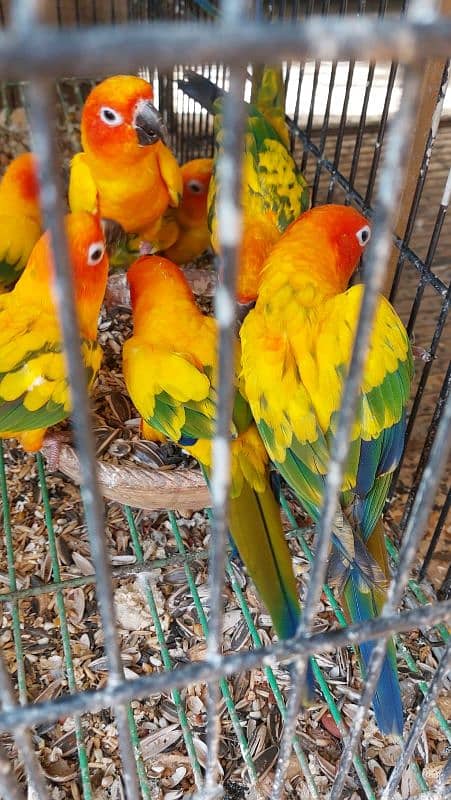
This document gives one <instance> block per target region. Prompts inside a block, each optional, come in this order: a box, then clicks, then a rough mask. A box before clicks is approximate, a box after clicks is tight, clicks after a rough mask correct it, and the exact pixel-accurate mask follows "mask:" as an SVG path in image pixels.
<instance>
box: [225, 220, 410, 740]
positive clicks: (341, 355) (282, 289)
mask: <svg viewBox="0 0 451 800" xmlns="http://www.w3.org/2000/svg"><path fill="white" fill-rule="evenodd" d="M369 238H370V227H369V225H368V223H367V221H366V219H365V218H364V217H363V216H362V215H361V214H359V213H358V212H357V211H355V210H354V209H352V208H350V207H345V206H334V205H327V206H321V207H317V208H314V209H312V210H311V211H309V212H307V213H306V214H303V215H302V216H301V217H300V219H299V220H297V221H296V222H295V223H293V224H292V225H291V226H290V228H289V229H288V230H287V231H286V233H285V234H284V235H283V236H282V238H281V239H280V241H279V242H278V243H277V244H276V245H275V247H274V249H273V250H272V252H271V254H270V256H269V258H268V259H267V260H266V263H265V266H264V268H263V273H262V281H261V285H260V293H259V296H258V299H257V302H256V305H255V308H254V309H253V310H252V311H251V312H250V313H249V315H248V316H247V318H246V319H245V321H244V323H243V325H242V327H241V332H240V335H241V344H242V366H243V369H242V377H243V378H244V382H245V391H246V395H247V397H248V400H249V404H250V406H251V410H252V414H253V417H254V419H255V421H256V423H257V426H258V429H259V431H260V435H261V437H262V439H263V441H264V443H265V446H266V448H267V451H268V453H269V456H270V458H271V459H272V461H273V463H274V465H275V466H276V468H277V469H278V470H279V472H280V474H281V475H282V476H283V477H284V478H285V480H286V481H287V483H288V484H289V485H290V486H291V488H292V489H293V491H294V492H295V493H296V495H297V497H298V498H299V500H300V502H301V503H302V505H303V506H304V508H305V510H306V511H307V512H308V514H309V515H310V516H311V517H312V518H313V519H314V520H315V521H318V518H319V514H320V509H321V504H322V501H323V491H324V482H325V478H326V474H327V470H328V464H329V457H330V448H331V443H332V438H333V434H334V432H335V429H336V424H337V417H338V413H339V407H340V399H341V395H342V391H343V384H344V381H345V377H346V374H347V371H348V368H349V362H350V358H351V350H352V344H353V338H354V334H355V330H356V327H357V321H358V315H359V309H360V304H361V300H362V295H363V286H362V285H355V286H352V287H351V288H350V289H347V286H348V282H349V279H350V278H351V276H352V274H353V272H354V271H355V269H356V267H357V265H358V262H359V259H360V256H361V254H362V252H363V249H364V247H365V245H366V243H367V241H368V240H369ZM412 375H413V366H412V354H411V349H410V343H409V339H408V336H407V332H406V330H405V328H404V326H403V324H402V322H401V320H400V319H399V317H398V316H397V314H396V312H395V311H394V309H393V308H392V306H391V305H390V303H389V302H388V301H387V300H386V299H385V298H384V297H382V296H381V297H380V299H379V303H378V308H377V313H376V318H375V323H374V328H373V332H372V336H371V344H370V348H369V352H368V355H367V358H366V363H365V368H364V373H363V377H362V381H361V385H360V394H359V398H358V409H357V413H356V418H355V422H354V426H353V429H352V436H351V442H350V451H349V455H348V459H347V463H346V469H345V477H344V481H343V485H342V489H341V494H340V512H339V514H338V515H337V518H336V523H335V525H334V530H333V539H332V541H333V551H332V554H331V563H330V571H329V579H330V581H331V582H332V583H333V584H335V586H336V587H337V588H338V591H339V594H340V597H341V600H342V601H343V604H344V608H345V611H346V614H347V616H348V619H349V620H351V621H354V622H357V621H359V622H360V621H364V620H368V619H371V618H373V617H375V616H377V615H378V614H379V613H380V610H381V608H382V605H383V602H384V597H385V594H386V586H387V580H388V574H389V573H388V561H387V552H386V549H385V543H384V528H383V524H382V512H383V508H384V503H385V499H386V496H387V491H388V488H389V485H390V481H391V477H392V474H393V471H394V470H395V469H396V466H397V464H398V462H399V459H400V457H401V453H402V450H403V445H404V435H405V426H406V405H407V402H408V399H409V392H410V387H411V381H412ZM373 648H374V643H372V642H367V643H365V644H362V645H361V646H360V655H361V663H362V671H363V675H365V673H366V670H367V666H368V663H369V660H370V657H371V653H372V651H373ZM373 706H374V711H375V716H376V722H377V724H378V726H379V728H380V730H381V731H382V732H383V733H398V734H400V733H402V728H403V709H402V703H401V695H400V690H399V683H398V677H397V670H396V654H395V648H394V644H393V642H392V641H390V643H389V646H388V651H387V656H386V658H385V662H384V666H383V670H382V673H381V676H380V679H379V682H378V685H377V691H376V694H375V696H374V699H373Z"/></svg>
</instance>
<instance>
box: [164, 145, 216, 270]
mask: <svg viewBox="0 0 451 800" xmlns="http://www.w3.org/2000/svg"><path fill="white" fill-rule="evenodd" d="M212 169H213V159H212V158H195V159H193V160H192V161H187V162H186V164H183V166H182V167H181V173H182V180H183V197H182V201H181V203H180V205H179V206H178V208H174V209H171V210H170V211H168V212H166V215H167V216H168V217H171V218H172V219H173V220H174V221H175V223H176V224H177V227H178V232H177V239H176V241H175V242H174V244H173V245H172V247H169V248H168V249H167V250H165V251H164V255H165V256H166V258H169V259H170V260H171V261H175V263H176V264H186V263H187V262H188V261H193V259H195V258H197V257H198V256H200V255H201V254H202V253H203V252H204V250H208V248H209V247H210V231H209V229H208V212H207V198H208V187H209V185H210V178H211V173H212Z"/></svg>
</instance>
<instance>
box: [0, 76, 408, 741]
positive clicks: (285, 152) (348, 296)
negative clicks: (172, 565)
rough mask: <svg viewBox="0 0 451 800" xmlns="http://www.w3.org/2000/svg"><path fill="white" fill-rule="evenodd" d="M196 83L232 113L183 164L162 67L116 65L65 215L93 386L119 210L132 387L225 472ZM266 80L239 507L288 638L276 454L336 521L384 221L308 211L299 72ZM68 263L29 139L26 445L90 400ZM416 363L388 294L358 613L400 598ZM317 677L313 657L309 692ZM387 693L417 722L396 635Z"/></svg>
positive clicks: (359, 537)
mask: <svg viewBox="0 0 451 800" xmlns="http://www.w3.org/2000/svg"><path fill="white" fill-rule="evenodd" d="M182 88H183V89H184V90H185V91H186V92H187V93H188V94H190V96H191V97H195V98H196V99H197V100H198V101H199V102H201V103H202V104H203V105H205V106H206V107H208V108H209V110H211V111H213V113H214V114H215V146H216V153H215V158H214V159H197V160H195V161H193V162H189V163H188V164H185V165H184V166H183V167H181V168H180V167H179V165H178V163H177V161H176V159H175V157H174V156H173V154H172V152H171V150H170V149H169V147H168V145H167V132H166V129H165V126H164V124H163V122H162V118H161V116H160V114H159V112H158V111H157V109H156V108H155V106H154V104H153V93H152V87H151V85H150V84H149V83H148V82H146V81H145V80H143V79H141V78H137V77H134V76H124V75H121V76H114V77H111V78H108V79H106V80H104V81H103V82H101V83H99V84H98V85H97V86H95V87H94V89H93V90H92V91H91V93H90V95H89V96H88V98H87V100H86V103H85V105H84V108H83V112H82V124H81V143H82V151H81V152H80V153H78V154H77V155H76V156H75V157H74V158H73V160H72V163H71V171H70V180H69V189H68V201H69V207H70V213H69V214H67V216H66V232H67V239H68V246H69V254H70V262H71V267H72V277H73V283H74V289H75V303H76V310H77V315H78V324H79V330H80V346H81V352H82V356H83V361H84V364H85V367H86V371H87V375H88V382H89V387H90V389H92V388H93V387H94V386H95V377H96V374H97V372H98V370H99V367H100V363H101V357H102V353H101V348H100V346H99V344H98V342H97V326H98V317H99V313H100V309H101V306H102V301H103V297H104V293H105V289H106V284H107V278H108V271H109V261H108V255H107V252H106V245H105V238H104V228H103V227H102V226H103V225H104V224H105V223H104V221H105V220H113V221H114V222H115V223H116V224H117V225H118V227H119V229H120V231H121V236H120V237H119V238H118V241H117V243H116V246H115V248H113V252H112V254H111V259H110V260H111V262H112V263H114V264H117V265H122V266H124V268H127V278H128V283H129V286H130V294H131V303H132V314H133V326H134V331H133V335H132V337H131V338H130V339H129V340H128V341H126V343H125V345H124V348H123V361H122V363H123V374H124V378H125V383H126V386H127V389H128V392H129V394H130V397H131V399H132V400H133V403H134V404H135V406H136V408H137V410H138V412H139V414H140V415H141V417H142V419H143V431H144V433H145V435H147V436H148V437H149V438H152V436H155V437H159V438H160V439H161V437H163V438H166V439H168V440H171V441H172V442H175V443H177V444H179V445H180V446H181V447H183V448H184V449H185V450H188V451H189V452H190V453H192V455H193V456H194V457H195V458H196V459H197V460H198V461H199V463H200V464H201V465H202V466H203V468H204V471H205V474H206V476H207V479H208V477H209V474H210V469H211V457H212V456H211V441H212V437H213V433H214V425H215V414H216V381H217V366H218V364H217V349H216V345H217V327H216V321H215V320H214V319H213V318H212V317H210V316H207V315H206V314H204V313H202V312H201V310H200V309H199V308H198V306H197V304H196V301H195V298H194V296H193V293H192V291H191V288H190V286H189V284H188V282H187V280H186V278H185V276H184V274H183V273H182V271H181V270H180V268H179V266H178V265H177V264H180V263H184V262H186V261H189V260H192V259H193V258H195V257H196V256H198V255H200V254H201V253H202V251H204V250H205V249H206V248H207V247H208V246H211V247H212V248H213V250H214V251H215V252H216V253H218V254H219V255H220V247H221V244H220V240H219V235H218V230H217V216H216V193H217V189H218V181H219V180H220V174H219V173H217V172H216V161H217V156H218V154H219V153H220V152H221V147H222V131H221V107H222V98H221V95H220V93H219V92H218V90H217V87H215V86H214V85H213V84H211V83H210V82H209V81H207V80H206V79H205V78H203V77H202V76H199V75H195V74H191V73H190V74H188V76H187V79H186V80H185V81H184V82H183V84H182ZM254 88H255V92H253V97H252V102H251V103H250V104H247V106H246V125H245V137H244V160H243V183H242V194H241V205H242V209H243V238H242V243H241V247H240V251H239V270H238V279H237V290H236V296H237V302H238V303H239V304H240V306H241V318H242V319H243V322H242V325H241V327H240V330H239V332H238V333H237V336H236V343H235V344H236V347H235V372H234V401H233V414H232V422H231V429H230V438H231V489H230V497H229V525H230V532H231V536H232V538H233V540H234V543H235V545H236V547H237V550H238V552H239V554H240V557H241V559H242V561H243V562H244V564H245V566H246V568H247V570H248V572H249V574H250V575H251V577H252V579H253V581H254V584H255V586H256V589H257V591H258V593H259V595H260V596H261V598H262V600H263V602H264V603H265V605H266V606H267V608H268V610H269V611H270V613H271V617H272V620H273V624H274V628H275V630H276V632H277V634H278V636H279V637H280V638H289V637H292V636H294V635H295V633H296V630H297V627H298V624H299V619H300V604H299V599H298V590H297V586H296V581H295V576H294V572H293V565H292V559H291V555H290V551H289V548H288V545H287V542H286V539H285V537H284V533H283V527H282V521H281V516H280V509H279V504H278V500H277V498H276V497H275V494H274V491H273V485H274V481H273V480H272V471H273V470H277V472H278V473H279V474H280V475H281V476H282V477H283V478H284V480H285V481H286V482H287V484H288V485H289V486H290V487H291V489H292V490H293V492H294V493H295V495H296V497H297V498H298V500H299V501H300V503H301V504H302V506H303V508H304V509H305V511H306V512H307V513H308V514H309V515H310V517H311V518H312V519H313V520H314V521H317V520H318V518H319V513H320V509H321V504H322V499H323V493H324V485H325V479H326V475H327V471H328V465H329V459H330V450H331V443H332V439H333V436H334V432H335V430H336V424H337V417H338V413H339V409H340V400H341V396H342V392H343V385H344V381H345V379H346V375H347V371H348V368H349V363H350V358H351V350H352V346H353V339H354V334H355V330H356V326H357V321H358V316H359V309H360V305H361V300H362V286H361V285H359V284H357V285H354V286H351V288H348V284H349V281H350V279H351V277H352V275H353V273H354V272H355V270H356V268H357V266H358V263H359V260H360V257H361V255H362V252H363V250H364V248H365V246H366V244H367V242H368V241H369V239H370V235H371V229H370V225H369V224H368V222H367V220H366V219H365V218H364V217H363V216H362V215H361V214H360V213H359V212H358V211H356V210H355V209H353V208H351V207H350V206H339V205H326V206H317V207H316V208H312V209H309V192H308V187H307V184H306V181H305V179H304V177H303V176H302V174H301V172H300V171H299V169H298V167H297V165H296V163H295V160H294V158H293V156H292V154H291V151H290V147H289V135H288V129H287V127H286V122H285V117H284V104H283V91H282V81H281V71H280V70H278V69H274V68H269V67H268V68H265V69H264V70H263V73H262V76H261V80H260V82H259V85H258V86H257V87H254ZM41 234H42V235H41ZM149 254H150V255H149ZM54 280H55V271H54V261H53V256H52V249H51V241H50V238H49V234H48V233H43V232H42V220H41V215H40V211H39V199H38V182H37V178H36V165H35V161H34V157H33V156H32V155H31V154H26V155H23V156H20V157H18V158H17V159H15V161H13V162H12V163H11V165H10V166H9V168H8V169H7V171H6V173H5V175H4V177H3V180H2V183H1V185H0V286H1V288H2V290H3V293H2V294H0V437H3V438H5V437H10V436H14V437H17V438H18V439H19V440H20V441H21V443H22V444H23V446H24V447H25V448H26V449H27V450H37V449H39V448H40V447H41V445H42V443H43V440H44V436H45V433H46V430H47V428H48V427H49V426H52V425H54V424H56V423H57V422H59V421H61V420H63V419H64V418H66V417H68V416H69V415H70V412H71V407H70V393H69V385H68V378H67V373H66V364H65V359H64V350H63V345H62V334H61V329H60V323H59V320H58V314H57V311H56V305H55V295H54ZM412 374H413V367H412V355H411V349H410V343H409V339H408V336H407V333H406V331H405V329H404V327H403V324H402V322H401V321H400V319H399V317H398V316H397V314H396V312H395V311H394V309H393V308H392V306H391V305H390V303H389V302H388V301H387V300H386V299H385V298H383V297H380V299H379V302H378V307H377V311H376V317H375V322H374V326H373V331H372V336H371V341H370V346H369V349H368V352H367V354H366V360H365V366H364V370H363V376H362V379H361V383H360V387H359V394H358V401H357V412H356V415H355V420H354V424H353V428H352V434H351V437H350V445H349V454H348V457H347V461H346V467H345V473H344V479H343V484H342V488H341V492H340V496H339V500H340V513H339V515H338V516H337V521H336V524H334V529H333V531H332V552H331V554H330V564H329V572H328V580H329V581H330V583H331V585H333V586H334V588H335V589H336V591H337V592H338V594H339V595H340V598H341V601H342V603H343V606H344V608H345V611H346V614H347V617H348V619H349V621H354V622H362V621H366V620H368V619H371V618H373V617H375V616H377V615H378V614H379V613H380V611H381V608H382V605H383V603H384V597H385V594H386V589H387V583H388V575H389V572H388V560H387V552H386V548H385V542H384V528H383V524H382V513H383V509H384V503H385V500H386V496H387V492H388V488H389V485H390V480H391V477H392V474H393V472H394V470H395V469H396V466H397V464H398V462H399V459H400V457H401V453H402V450H403V445H404V435H405V426H406V406H407V402H408V398H409V392H410V384H411V380H412ZM373 648H374V643H373V642H367V643H365V644H362V645H361V646H360V661H361V668H362V672H363V676H365V674H366V670H367V668H368V663H369V660H370V658H371V653H372V650H373ZM313 691H314V680H313V673H312V671H311V669H310V671H309V673H308V676H307V684H306V687H305V692H304V697H305V700H306V701H308V700H309V699H310V698H311V696H312V694H313ZM373 707H374V711H375V717H376V722H377V724H378V726H379V728H380V730H381V731H382V732H383V733H401V732H402V728H403V709H402V702H401V696H400V689H399V682H398V677H397V670H396V655H395V650H394V644H393V642H389V645H388V650H387V655H386V658H385V661H384V666H383V670H382V673H381V676H380V679H379V682H378V685H377V690H376V693H375V696H374V700H373Z"/></svg>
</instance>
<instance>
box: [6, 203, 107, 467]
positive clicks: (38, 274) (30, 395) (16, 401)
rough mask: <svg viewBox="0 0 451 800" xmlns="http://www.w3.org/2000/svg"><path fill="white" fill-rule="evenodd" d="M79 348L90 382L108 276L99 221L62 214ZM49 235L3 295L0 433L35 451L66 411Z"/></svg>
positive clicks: (94, 369)
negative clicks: (78, 329)
mask: <svg viewBox="0 0 451 800" xmlns="http://www.w3.org/2000/svg"><path fill="white" fill-rule="evenodd" d="M66 232H67V236H68V244H69V253H70V262H71V265H72V271H73V280H74V287H75V302H76V308H77V315H78V324H79V328H80V339H81V352H82V355H83V360H84V363H85V366H86V370H87V374H88V380H89V385H90V386H91V385H92V383H93V381H94V378H95V376H96V374H97V372H98V369H99V367H100V362H101V357H102V351H101V348H100V346H99V345H98V343H97V322H98V317H99V312H100V307H101V304H102V300H103V295H104V293H105V288H106V281H107V277H108V259H107V256H106V253H105V242H104V239H103V233H102V228H101V224H100V220H99V219H98V218H97V217H94V216H92V215H91V214H88V213H86V212H78V213H74V214H68V215H67V216H66ZM53 281H54V262H53V256H52V252H51V243H50V234H49V233H48V232H47V233H45V234H44V235H43V236H42V237H41V238H40V239H39V241H38V242H37V244H36V245H35V247H34V249H33V251H32V253H31V256H30V258H29V261H28V264H27V266H26V268H25V270H24V272H23V273H22V275H21V277H20V279H19V280H18V281H17V283H16V285H15V287H14V289H13V290H12V291H11V292H9V293H8V294H3V295H1V296H0V437H1V438H9V437H10V436H13V437H16V438H18V439H19V440H20V441H21V443H22V445H23V447H24V448H25V449H26V450H30V451H32V450H39V448H40V447H41V446H42V443H43V440H44V436H45V433H46V429H47V428H48V427H50V426H51V425H55V424H56V423H57V422H60V421H61V420H63V419H65V418H66V417H67V416H69V414H70V410H71V408H70V396H69V385H68V380H67V374H66V360H65V356H64V351H63V344H62V334H61V329H60V325H59V321H58V314H57V309H56V305H55V298H54V293H53V290H52V285H53Z"/></svg>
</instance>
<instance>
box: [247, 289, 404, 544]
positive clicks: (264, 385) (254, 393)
mask: <svg viewBox="0 0 451 800" xmlns="http://www.w3.org/2000/svg"><path fill="white" fill-rule="evenodd" d="M362 291H363V290H362V287H361V286H353V287H352V288H351V289H349V290H348V291H347V292H345V293H343V294H341V295H338V296H337V297H335V298H332V299H330V300H328V301H327V302H325V303H324V304H323V306H322V308H321V311H320V318H319V320H318V323H317V326H316V329H315V330H314V331H313V332H312V331H309V330H308V329H307V328H306V327H304V326H303V324H302V316H301V315H299V324H297V325H296V327H295V334H294V335H291V336H282V335H280V336H278V337H275V336H274V335H271V333H270V332H269V331H268V329H267V328H266V327H265V323H264V320H263V318H262V316H261V315H259V314H258V313H256V312H255V311H254V312H252V314H251V316H250V319H249V318H248V319H247V320H245V322H244V323H243V327H242V329H241V337H242V341H243V352H244V355H243V366H244V376H245V383H246V392H247V396H248V398H249V402H250V405H251V408H252V411H253V413H254V417H255V419H256V421H257V424H258V426H259V429H260V432H261V435H262V437H263V439H264V441H265V443H266V445H267V447H268V450H269V453H270V456H271V458H272V459H273V460H274V461H275V462H277V464H278V465H279V466H280V467H281V469H282V472H283V471H284V470H287V471H288V472H289V475H290V477H289V480H290V483H291V485H292V486H293V488H294V489H295V490H296V491H297V492H298V494H299V496H300V498H301V500H302V502H304V503H305V506H306V508H307V510H308V512H309V513H310V514H311V515H312V516H313V517H314V518H317V516H318V509H319V507H320V506H321V499H322V492H323V486H324V479H325V475H326V472H327V468H328V461H329V454H330V447H331V442H332V438H333V435H334V433H335V431H336V426H337V420H338V413H339V408H340V401H341V395H342V391H343V385H344V381H345V378H346V374H347V371H348V367H349V361H350V357H351V351H352V344H353V337H354V333H355V330H356V327H357V320H358V315H359V310H360V303H361V298H362ZM265 339H266V342H265ZM412 363H413V362H412V355H411V350H410V343H409V340H408V337H407V333H406V331H405V329H404V326H403V325H402V323H401V321H400V319H399V317H398V316H397V314H396V312H395V311H394V309H393V308H392V307H391V305H390V303H388V301H387V300H385V299H384V298H382V297H381V299H380V301H379V306H378V310H377V314H376V319H375V324H374V328H373V333H372V338H371V344H370V348H369V352H368V355H367V359H366V363H365V368H364V374H363V379H362V383H361V389H360V393H359V397H358V403H357V413H356V419H355V422H354V426H353V431H352V436H351V445H350V452H349V455H348V460H347V463H346V469H345V477H344V483H343V490H342V501H343V506H344V508H347V507H348V506H349V504H350V502H351V500H352V502H353V513H355V515H357V517H358V521H359V524H360V525H361V526H362V533H363V535H364V537H365V538H367V537H368V536H369V535H370V533H371V531H372V527H374V525H375V524H376V522H377V520H378V519H379V516H380V513H381V510H382V506H383V503H384V500H385V496H386V491H387V479H386V478H384V476H386V475H387V474H390V473H391V472H392V471H393V470H394V469H395V468H396V465H397V463H398V461H399V458H400V456H401V453H402V449H403V442H404V430H405V409H406V405H407V401H408V398H409V392H410V382H411V379H412V374H413V366H412ZM315 509H316V513H314V512H315Z"/></svg>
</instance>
